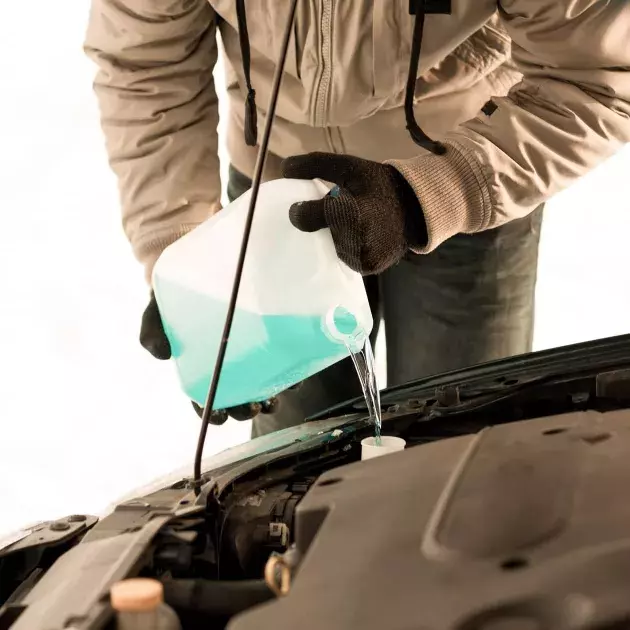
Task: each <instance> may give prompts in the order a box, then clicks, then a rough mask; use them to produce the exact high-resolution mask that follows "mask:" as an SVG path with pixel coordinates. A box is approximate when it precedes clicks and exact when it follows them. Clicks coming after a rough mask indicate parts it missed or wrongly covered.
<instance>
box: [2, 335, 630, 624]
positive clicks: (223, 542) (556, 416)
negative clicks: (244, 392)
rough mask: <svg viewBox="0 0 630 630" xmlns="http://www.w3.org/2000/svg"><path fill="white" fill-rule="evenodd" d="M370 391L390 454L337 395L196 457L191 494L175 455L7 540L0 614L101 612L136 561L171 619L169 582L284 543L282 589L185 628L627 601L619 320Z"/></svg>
mask: <svg viewBox="0 0 630 630" xmlns="http://www.w3.org/2000/svg"><path fill="white" fill-rule="evenodd" d="M382 400H383V406H384V417H383V428H384V433H386V434H398V435H402V436H403V437H405V439H406V440H407V443H408V448H407V450H406V451H405V452H403V453H400V454H396V455H390V456H388V457H383V458H379V459H377V460H372V461H370V462H359V461H358V459H359V450H360V449H359V442H360V439H361V438H363V437H365V436H367V435H369V434H370V432H371V431H372V427H371V426H370V424H369V420H368V418H367V417H366V413H365V410H364V408H363V407H362V403H361V401H351V402H350V403H347V404H344V405H341V406H339V407H337V408H336V409H333V410H328V411H327V412H325V413H324V414H322V416H323V417H322V418H321V419H319V420H315V421H312V422H308V423H305V424H303V425H300V426H298V427H294V428H293V429H287V430H285V431H282V432H278V433H277V434H274V435H271V436H265V437H263V438H258V439H257V440H253V441H252V442H250V443H248V444H244V445H241V446H238V447H236V448H234V449H230V450H228V451H226V452H224V453H222V454H219V455H218V456H215V457H213V458H208V459H207V460H205V462H204V470H205V471H206V473H205V475H204V480H205V484H204V486H203V491H202V493H201V494H200V495H199V496H195V494H194V492H193V491H192V486H191V484H190V478H189V476H188V474H189V472H190V471H188V470H186V471H176V472H175V473H173V474H172V475H170V476H168V477H166V478H163V479H161V480H158V481H157V483H156V487H153V488H149V489H145V490H142V491H139V492H136V493H134V494H133V496H132V497H129V498H127V499H126V500H124V501H121V502H120V503H119V504H117V505H116V506H114V507H113V509H112V510H111V512H109V513H108V514H107V515H106V516H105V517H104V518H102V519H100V520H99V519H97V518H96V517H91V516H87V515H73V516H70V517H68V518H66V519H61V520H60V521H57V522H55V523H43V524H40V525H38V526H36V527H35V528H33V529H32V530H28V531H26V532H25V533H26V535H24V536H23V537H19V536H18V538H16V539H15V540H13V541H8V542H9V543H10V544H8V545H6V546H5V547H4V548H3V549H2V550H1V551H0V602H1V603H2V604H4V605H3V607H2V609H0V628H2V629H3V630H4V629H7V630H8V629H11V630H57V629H58V630H62V629H64V628H66V629H67V628H68V627H72V628H73V629H74V630H95V629H97V628H107V627H108V624H111V620H112V614H113V613H112V610H111V607H110V605H109V602H108V598H107V594H108V591H109V588H110V587H111V585H112V583H113V582H115V581H117V580H120V579H124V578H127V577H131V576H136V575H150V576H152V577H156V578H157V579H160V580H162V581H163V582H164V584H165V588H166V592H167V595H168V597H167V601H170V602H171V603H172V604H173V605H174V606H175V607H176V609H177V611H178V613H179V614H181V616H182V619H185V618H186V615H188V614H189V613H190V612H191V611H190V610H188V608H186V606H189V607H190V602H189V601H188V600H185V601H186V602H187V603H184V600H183V599H182V598H181V597H180V595H181V593H180V591H178V589H180V588H184V583H189V582H190V583H192V582H194V583H195V584H197V583H202V582H203V585H204V586H203V588H208V589H217V588H224V587H226V585H227V586H229V588H230V589H238V588H239V585H240V584H250V582H246V581H247V580H249V581H251V580H258V582H260V581H261V578H262V575H263V569H264V566H265V562H267V560H268V558H269V557H271V556H273V554H280V555H285V554H287V553H292V554H293V557H294V558H297V561H296V564H295V566H294V569H295V570H294V575H293V577H292V580H291V588H290V591H289V592H288V594H287V595H286V596H285V597H281V598H279V599H272V600H271V601H268V602H267V603H264V604H261V602H260V601H258V600H256V601H255V602H254V600H251V601H249V603H248V604H247V605H243V606H241V607H239V606H236V604H234V606H232V607H230V606H228V605H227V603H226V602H227V600H226V599H224V600H222V604H221V606H223V607H222V608H221V606H219V607H218V608H217V606H218V605H216V606H215V607H214V608H212V610H209V609H207V607H208V606H210V604H209V603H208V602H209V601H211V598H204V602H205V603H203V602H201V603H200V602H197V604H199V606H201V608H203V607H204V606H205V607H206V608H204V610H203V611H202V612H200V611H199V610H196V611H195V613H196V614H198V615H202V621H203V623H204V624H205V625H204V626H203V627H226V625H227V624H229V627H230V628H236V629H237V630H248V629H249V628H267V627H274V628H280V629H281V628H284V627H286V628H292V627H295V626H296V624H298V623H299V624H300V626H301V627H302V626H303V627H305V628H306V629H308V628H311V627H313V628H322V627H326V628H355V627H356V628H372V627H374V628H382V627H387V628H390V629H392V630H393V629H395V628H401V629H402V628H405V629H406V628H410V627H424V628H433V627H435V628H443V627H462V628H471V629H473V628H475V629H476V628H481V627H484V628H485V627H492V624H495V626H494V627H517V626H514V625H513V624H514V623H516V622H518V623H520V624H521V625H519V626H518V627H519V628H520V627H522V624H525V626H524V627H536V628H538V627H541V628H544V627H553V628H565V627H566V628H587V627H588V628H591V627H592V628H596V627H609V626H608V625H607V624H609V623H613V622H615V623H616V622H617V621H618V620H619V619H621V618H623V617H624V615H629V616H630V602H627V597H626V596H625V591H626V584H627V578H628V577H629V576H628V575H627V573H628V570H627V567H630V564H629V563H628V557H630V556H629V554H630V543H628V542H627V540H626V539H627V534H626V532H627V531H629V530H630V512H629V511H628V510H627V509H626V507H625V502H624V501H623V496H624V494H623V493H624V490H625V483H626V479H627V478H628V476H629V475H630V411H629V409H630V336H623V337H617V338H613V339H607V340H601V341H597V342H592V343H586V344H579V345H576V346H571V347H568V348H561V349H556V350H552V351H546V352H542V353H535V354H532V355H525V356H522V357H515V358H513V359H507V360H503V361H498V362H495V363H489V364H487V365H483V366H479V367H475V368H470V369H466V370H460V371H458V372H453V373H450V374H446V375H441V376H436V377H432V378H430V379H423V380H422V381H418V382H416V383H412V384H410V385H407V386H405V387H397V388H393V389H390V390H387V391H385V392H384V393H383V396H382ZM22 534H24V532H23V533H22ZM173 549H177V550H178V552H177V553H174V551H173ZM258 582H257V583H256V584H257V585H258ZM195 588H201V587H200V586H199V585H198V584H197V586H196V587H195ZM243 588H245V587H243ZM247 588H250V586H247ZM256 588H257V589H258V588H259V586H256ZM248 592H249V591H248ZM257 592H259V591H257ZM177 593H179V595H178V594H177ZM241 595H242V593H241ZM169 597H170V598H171V599H170V600H169ZM239 597H240V596H239ZM228 599H229V598H228ZM267 599H268V598H267ZM229 601H230V602H232V603H233V602H234V601H235V600H229ZM238 601H239V602H241V604H242V601H243V599H242V597H241V598H240V599H238ZM228 603H229V602H228ZM197 604H196V605H197ZM202 604H203V605H202ZM239 605H240V604H239ZM203 615H207V617H203ZM213 615H214V616H213ZM204 620H205V621H204ZM305 620H306V621H305ZM506 623H507V624H508V625H505V624H506ZM272 624H273V626H272ZM502 624H503V625H502ZM184 627H185V628H186V627H196V626H194V625H188V626H187V625H186V624H184ZM610 627H613V626H610ZM614 627H615V628H616V627H619V628H621V627H622V626H614Z"/></svg>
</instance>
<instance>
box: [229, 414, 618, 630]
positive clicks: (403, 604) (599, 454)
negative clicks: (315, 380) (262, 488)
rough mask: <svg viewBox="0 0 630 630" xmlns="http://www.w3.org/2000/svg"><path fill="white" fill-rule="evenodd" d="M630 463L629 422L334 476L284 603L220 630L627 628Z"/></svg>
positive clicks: (309, 520) (505, 433)
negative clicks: (270, 629) (623, 621)
mask: <svg viewBox="0 0 630 630" xmlns="http://www.w3.org/2000/svg"><path fill="white" fill-rule="evenodd" d="M629 460H630V411H628V410H624V411H610V412H605V413H600V412H596V411H587V412H576V413H569V414H564V415H557V416H553V417H548V418H541V419H538V420H529V421H525V422H515V423H511V424H504V425H499V426H494V427H491V428H488V429H486V430H484V431H482V432H480V433H479V434H476V435H465V436H461V437H456V438H452V439H448V440H443V441H439V442H434V443H430V444H425V445H422V446H417V447H412V448H409V449H407V450H406V451H404V452H402V453H399V454H395V455H391V456H389V457H379V458H376V459H374V460H371V461H369V462H361V463H355V464H351V465H348V466H344V467H340V468H336V469H334V470H331V471H329V472H327V473H326V474H324V475H322V476H321V477H320V478H319V479H318V480H317V482H316V483H315V484H314V485H313V487H312V488H311V490H310V491H309V492H308V494H307V495H306V497H305V498H304V499H303V501H302V502H301V503H300V505H299V507H298V509H297V514H296V522H295V525H296V531H295V540H296V548H297V550H298V551H299V552H300V553H301V554H303V559H302V561H301V562H300V564H299V567H298V570H297V571H293V572H292V573H291V576H290V590H288V594H287V595H286V596H283V597H280V598H278V599H277V600H275V601H273V602H271V603H270V604H268V605H266V606H264V607H261V608H258V609H254V610H251V611H248V612H245V613H243V614H242V615H241V616H239V617H236V618H235V619H234V620H233V621H232V623H231V624H230V626H229V628H230V629H231V630H255V629H258V628H271V627H273V628H275V630H283V629H287V630H289V629H292V628H296V627H299V628H300V629H301V630H311V629H315V628H327V630H341V629H342V628H362V629H364V630H370V629H371V628H388V630H399V629H400V630H402V629H405V630H407V629H409V628H425V629H430V628H453V629H458V630H482V629H486V628H490V627H492V628H498V627H501V628H504V627H505V628H508V627H510V628H512V627H514V628H516V627H518V628H539V629H541V630H542V629H547V628H553V629H554V630H562V629H577V628H580V630H583V629H586V628H589V629H591V628H604V627H606V628H610V627H625V626H621V625H620V626H615V625H614V623H616V622H618V621H619V620H620V619H626V620H627V619H628V618H629V617H630V599H629V598H628V596H627V584H628V581H629V580H630V535H629V534H628V532H629V531H630V509H629V508H628V506H627V502H626V501H623V500H621V501H620V500H619V499H618V498H619V497H620V496H624V495H625V491H626V487H627V484H628V461H629Z"/></svg>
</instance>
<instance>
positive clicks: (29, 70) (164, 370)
mask: <svg viewBox="0 0 630 630" xmlns="http://www.w3.org/2000/svg"><path fill="white" fill-rule="evenodd" d="M87 5H88V2H87V0H84V1H83V2H82V3H81V4H79V3H78V2H76V1H75V2H68V3H60V2H57V3H47V2H44V0H32V1H31V2H22V3H16V2H9V3H7V4H6V6H3V10H2V18H1V22H0V210H1V215H0V216H1V217H2V229H0V334H1V336H2V338H1V343H0V348H1V351H2V368H3V375H2V377H1V379H0V422H1V431H2V433H1V435H0V506H1V507H0V535H1V534H2V533H5V532H7V531H11V530H12V529H15V528H16V527H18V526H21V525H24V524H26V523H28V522H31V521H35V520H38V519H44V518H45V519H49V518H55V517H58V516H63V515H65V514H68V513H76V512H98V511H100V510H101V509H102V508H103V507H104V506H105V505H106V504H107V503H108V502H109V501H112V500H114V499H115V498H116V497H118V496H120V495H121V494H125V493H126V492H128V491H129V490H130V489H132V488H133V487H134V486H138V485H141V484H144V483H147V482H149V481H150V480H151V479H152V478H153V477H155V476H157V475H161V474H163V473H165V472H168V471H170V470H172V469H174V468H176V467H179V466H182V465H185V464H187V463H188V462H190V461H191V460H192V455H193V451H194V447H195V443H196V437H197V429H198V420H197V417H196V415H195V414H194V412H192V411H191V409H190V406H189V403H188V402H187V401H186V400H185V399H184V397H183V396H182V395H181V394H180V392H179V390H178V386H177V383H176V380H175V376H174V373H173V371H172V368H171V366H170V365H168V364H166V365H164V364H161V363H159V362H157V361H155V360H153V359H152V358H151V357H150V356H148V355H147V354H146V353H145V352H144V351H143V350H142V348H141V347H140V346H139V344H138V342H137V334H138V327H139V321H140V315H141V313H142V310H143V308H144V306H145V302H146V298H147V293H146V288H145V286H144V283H143V278H142V271H141V269H140V266H139V265H138V264H137V263H136V262H135V260H134V259H133V257H132V255H131V253H130V249H129V246H128V244H127V242H126V240H125V238H124V236H123V233H122V230H121V228H120V217H119V209H118V198H117V192H116V187H115V181H114V178H113V176H112V175H111V173H110V171H109V168H108V166H107V162H106V156H105V151H104V146H103V138H102V135H101V131H100V127H99V123H98V113H97V107H96V101H95V98H94V96H93V93H92V88H91V81H92V78H93V74H94V68H93V67H92V65H91V63H90V62H89V61H88V60H87V59H86V58H85V57H84V55H83V52H82V49H81V46H82V42H83V37H84V29H85V22H86V17H87ZM218 83H219V85H222V73H221V72H219V73H218ZM222 159H223V164H222V166H223V168H224V169H225V167H226V166H227V162H226V160H225V155H224V154H223V155H222ZM629 173H630V151H629V150H627V149H626V150H624V151H623V152H622V153H621V154H619V155H618V156H617V157H615V158H614V159H613V160H611V161H609V162H608V163H606V164H605V165H603V167H601V168H600V169H598V170H597V171H596V172H594V173H592V174H591V175H589V176H588V177H586V178H584V179H583V180H582V181H580V182H579V183H577V184H576V185H574V186H573V187H572V188H571V189H570V190H568V191H566V192H565V193H563V194H562V195H559V196H558V197H556V198H555V199H554V200H553V201H552V202H551V203H550V204H549V206H548V211H547V214H546V217H545V222H544V231H543V242H542V252H541V257H540V272H539V282H538V296H537V325H536V341H535V345H536V348H548V347H552V346H556V345H562V344H567V343H572V342H576V341H581V340H586V339H594V338H598V337H605V336H609V335H615V334H621V333H624V332H630V320H629V317H628V310H629V308H628V307H629V306H630V286H629V283H628V280H627V274H628V269H629V268H630V247H629V246H628V242H629V239H628V235H629V234H630V212H629V210H630V200H629V197H628V195H627V193H624V190H626V191H627V179H628V174H629ZM418 351H422V349H421V348H419V349H418ZM382 369H383V364H382V362H381V372H382ZM248 434H249V426H248V425H247V424H237V423H235V422H230V423H229V424H228V425H226V426H224V427H219V428H211V430H210V433H209V437H208V446H207V452H208V453H210V452H213V451H218V450H222V449H223V448H225V447H227V446H229V445H231V444H234V443H237V442H242V441H244V440H246V439H247V438H248Z"/></svg>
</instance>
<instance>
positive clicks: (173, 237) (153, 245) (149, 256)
mask: <svg viewBox="0 0 630 630" xmlns="http://www.w3.org/2000/svg"><path fill="white" fill-rule="evenodd" d="M198 225H200V223H184V224H182V225H180V226H179V227H178V229H176V230H175V231H170V232H167V233H165V234H163V235H160V236H157V237H154V238H152V239H151V240H149V241H147V242H146V243H143V244H142V245H141V246H140V247H138V248H137V249H136V256H137V258H138V260H139V261H140V262H141V263H142V265H144V279H145V280H146V282H147V284H148V285H149V286H152V285H153V283H152V277H151V276H152V274H153V267H154V266H155V263H156V262H157V259H158V258H159V257H160V256H161V255H162V252H163V251H164V250H165V249H166V248H167V247H168V246H169V245H171V244H172V243H174V242H175V241H177V240H178V239H180V238H181V237H182V236H184V235H185V234H188V232H190V231H191V230H194V229H195V228H196V227H197V226H198Z"/></svg>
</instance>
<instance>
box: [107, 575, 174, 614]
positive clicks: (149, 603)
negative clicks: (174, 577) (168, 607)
mask: <svg viewBox="0 0 630 630" xmlns="http://www.w3.org/2000/svg"><path fill="white" fill-rule="evenodd" d="M110 596H111V603H112V607H113V608H114V610H116V611H118V612H142V611H148V610H153V609H155V608H157V607H158V606H159V605H160V604H161V603H162V602H163V601H164V587H163V586H162V583H161V582H158V581H157V580H152V579H150V578H134V579H130V580H123V581H122V582H117V583H116V584H114V585H113V586H112V588H111V590H110Z"/></svg>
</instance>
